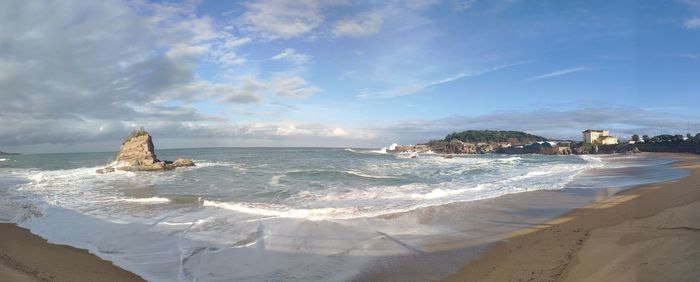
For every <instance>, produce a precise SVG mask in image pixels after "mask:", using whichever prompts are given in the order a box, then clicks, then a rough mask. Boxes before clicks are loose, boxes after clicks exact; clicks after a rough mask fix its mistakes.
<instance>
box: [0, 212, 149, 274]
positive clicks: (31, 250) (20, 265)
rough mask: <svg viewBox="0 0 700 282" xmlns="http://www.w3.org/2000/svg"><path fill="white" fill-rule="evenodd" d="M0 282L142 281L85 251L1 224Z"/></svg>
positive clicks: (25, 230) (22, 229)
mask: <svg viewBox="0 0 700 282" xmlns="http://www.w3.org/2000/svg"><path fill="white" fill-rule="evenodd" d="M0 281H143V279H141V278H140V277H139V276H137V275H135V274H133V273H131V272H128V271H126V270H123V269H121V268H119V267H117V266H115V265H113V264H112V263H111V262H109V261H106V260H103V259H100V258H99V257H97V256H95V255H93V254H90V253H88V252H87V251H86V250H81V249H76V248H73V247H70V246H65V245H55V244H50V243H47V241H46V240H44V239H43V238H41V237H39V236H36V235H34V234H32V233H30V232H29V230H27V229H24V228H21V227H18V226H16V225H14V224H8V223H0Z"/></svg>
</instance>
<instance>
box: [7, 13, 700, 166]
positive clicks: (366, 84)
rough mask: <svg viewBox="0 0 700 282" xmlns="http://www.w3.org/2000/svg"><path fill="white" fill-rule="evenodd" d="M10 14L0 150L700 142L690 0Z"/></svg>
mask: <svg viewBox="0 0 700 282" xmlns="http://www.w3.org/2000/svg"><path fill="white" fill-rule="evenodd" d="M0 6H2V7H0V10H1V11H3V12H0V14H1V15H0V16H1V17H0V18H2V20H0V21H2V22H1V24H2V25H0V26H4V27H6V28H4V29H0V42H5V43H6V44H4V45H3V44H0V49H2V51H3V52H2V53H0V54H4V55H0V70H7V71H6V72H5V75H4V76H3V75H0V86H2V87H0V89H4V90H0V91H1V92H0V97H2V98H3V99H4V100H6V101H7V102H6V103H7V104H6V106H5V109H4V114H2V113H0V118H1V121H2V123H3V124H4V126H6V128H7V129H8V130H5V131H4V133H0V149H2V148H8V149H13V150H18V151H41V152H53V151H81V150H110V149H113V148H112V147H114V144H113V143H118V140H119V138H117V137H118V136H121V135H123V134H125V133H126V132H128V131H129V130H131V129H132V128H133V127H138V126H145V127H146V128H147V129H149V130H150V131H152V133H153V135H154V137H156V138H157V140H162V141H161V144H162V146H161V147H200V146H339V147H377V146H382V145H385V144H388V143H391V142H403V143H416V142H421V141H425V140H428V139H434V138H441V137H443V136H444V135H445V134H447V133H450V132H452V131H455V130H464V129H515V130H523V131H527V132H531V133H536V134H543V135H547V136H551V137H556V138H579V134H580V131H581V130H583V129H586V128H589V127H590V128H593V127H594V128H605V129H610V130H611V131H612V133H613V134H616V135H619V136H621V137H626V136H629V135H631V134H634V133H638V134H659V133H685V132H687V131H691V132H693V133H694V132H698V131H700V122H699V121H698V117H700V115H699V114H698V113H697V110H696V103H697V100H698V98H700V83H697V82H695V80H696V79H697V76H698V74H700V1H697V0H680V1H546V0H537V1H535V0H531V1H526V0H494V1H483V0H462V1H456V0H448V1H437V0H413V1H354V0H329V1H320V0H300V1H288V0H274V1H272V0H270V1H265V0H256V1H253V0H251V1H208V0H203V1H185V2H177V1H164V2H149V1H125V2H124V1H112V0H109V1H103V2H101V3H90V4H85V3H84V2H80V3H76V2H72V1H56V2H52V1H48V2H34V3H25V2H24V1H5V2H4V3H3V4H0ZM19 65H21V67H17V66H19ZM67 70H70V71H67ZM46 128H48V129H46ZM115 138H116V141H114V139H115Z"/></svg>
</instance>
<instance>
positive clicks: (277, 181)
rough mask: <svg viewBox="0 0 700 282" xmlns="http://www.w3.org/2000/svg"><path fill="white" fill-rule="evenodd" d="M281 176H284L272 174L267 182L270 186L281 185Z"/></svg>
mask: <svg viewBox="0 0 700 282" xmlns="http://www.w3.org/2000/svg"><path fill="white" fill-rule="evenodd" d="M282 177H284V174H280V175H274V176H272V177H271V178H270V181H269V182H268V184H270V186H282V185H281V184H280V179H281V178H282Z"/></svg>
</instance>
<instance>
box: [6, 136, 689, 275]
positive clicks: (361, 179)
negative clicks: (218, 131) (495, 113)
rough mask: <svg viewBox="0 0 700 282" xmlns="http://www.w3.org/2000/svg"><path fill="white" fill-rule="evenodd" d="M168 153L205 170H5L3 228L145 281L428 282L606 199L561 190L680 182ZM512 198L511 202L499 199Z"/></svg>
mask: <svg viewBox="0 0 700 282" xmlns="http://www.w3.org/2000/svg"><path fill="white" fill-rule="evenodd" d="M158 154H159V155H158V156H159V158H161V159H175V158H176V157H186V158H192V159H194V160H195V163H197V166H196V167H193V168H184V169H177V170H174V171H166V172H159V173H140V172H117V173H112V174H107V175H99V174H96V173H95V172H94V171H95V170H96V169H97V168H100V167H102V166H104V165H105V164H107V163H109V162H110V161H111V160H112V159H113V157H114V153H83V154H47V155H21V156H8V157H3V158H5V159H6V160H4V161H2V162H0V220H2V221H8V222H16V223H18V224H20V225H21V226H25V227H28V228H30V229H31V230H32V232H35V233H37V234H39V235H41V236H43V237H45V238H47V239H49V240H50V241H54V242H60V243H67V244H70V245H73V246H77V247H81V248H87V249H90V250H92V251H93V252H95V253H96V254H97V255H99V256H101V257H104V258H107V259H110V260H113V261H115V262H116V263H117V264H118V265H120V266H122V267H124V268H126V269H128V270H131V271H134V272H135V273H137V274H139V275H142V276H143V277H145V278H146V279H149V280H163V281H167V280H184V281H190V280H206V281H209V280H232V279H233V280H275V279H283V280H304V281H308V280H323V281H326V280H348V279H352V278H353V277H355V278H356V277H361V276H358V275H365V276H366V275H368V274H367V273H368V272H372V271H377V264H376V263H377V261H382V262H384V263H385V266H386V268H391V266H392V265H395V264H396V259H395V258H398V257H405V256H407V255H408V256H409V257H414V258H420V259H421V260H426V259H427V260H434V262H433V263H432V265H433V267H431V270H426V271H423V272H422V273H423V275H424V276H412V278H413V279H416V280H421V279H425V278H434V277H439V276H440V275H444V274H445V273H446V272H449V271H451V270H450V269H451V268H453V267H456V265H458V264H459V263H461V262H463V260H464V259H466V258H468V257H467V255H468V253H465V252H461V253H460V254H461V255H454V254H452V255H450V257H452V259H451V260H449V259H448V260H449V261H448V262H446V261H445V260H446V256H444V255H440V254H442V253H443V252H446V251H447V252H449V251H451V250H462V249H464V248H471V247H473V248H478V247H479V246H483V245H484V244H487V243H489V242H491V241H493V240H495V239H496V238H498V237H497V236H495V235H498V234H503V233H505V232H508V231H509V230H512V229H513V228H519V227H521V226H519V225H517V224H516V225H509V224H503V223H498V221H503V222H505V221H518V222H523V223H524V224H528V223H529V222H532V223H534V222H536V221H537V220H544V219H546V218H547V217H551V216H556V215H558V214H560V213H562V212H565V211H566V210H568V209H571V208H573V207H575V206H576V205H580V204H582V203H585V202H586V201H589V200H591V199H593V196H596V197H598V194H599V193H592V192H591V193H588V192H585V193H581V192H578V193H574V194H575V195H574V196H571V197H569V196H567V195H568V194H567V193H568V192H565V191H594V190H595V189H596V188H602V187H617V188H625V187H630V186H633V185H639V184H644V183H651V182H658V181H664V180H670V179H675V178H679V177H682V176H684V171H682V170H677V169H673V168H671V167H670V164H671V163H672V161H671V160H668V159H659V158H650V157H638V156H619V157H602V158H601V157H590V156H584V157H583V158H582V157H578V156H542V155H469V156H456V157H455V158H453V159H445V158H442V157H440V156H438V155H431V154H425V155H420V156H418V158H410V157H409V156H408V155H392V154H385V153H383V152H381V151H376V150H366V149H365V150H363V149H316V148H207V149H181V150H160V151H158ZM565 188H566V189H565ZM527 191H559V192H562V191H564V193H559V194H557V195H559V196H561V197H560V198H559V199H558V200H557V201H558V202H557V203H552V204H547V203H543V201H540V200H538V199H536V198H535V199H529V200H527V201H525V200H522V199H525V198H522V197H521V198H522V199H521V200H522V201H520V200H518V201H515V202H520V203H519V204H512V203H511V204H504V203H502V201H503V199H510V198H513V197H516V198H518V197H520V196H517V195H524V194H518V193H522V192H527ZM587 193H588V194H587ZM525 194H527V193H525ZM594 194H595V195H594ZM504 195H511V196H509V197H510V198H509V197H506V198H503V197H501V198H497V197H499V196H504ZM582 195H583V196H582ZM559 196H557V197H559ZM567 197H568V198H567ZM488 199H492V200H488ZM498 199H500V200H498ZM499 201H501V202H500V203H499ZM494 203H499V204H494ZM524 203H528V204H524ZM534 206H538V208H537V211H533V210H534V208H533V207H534ZM465 213H467V214H465ZM465 216H469V217H470V219H469V220H465V218H464V217H465ZM431 254H434V255H431ZM438 265H439V267H438Z"/></svg>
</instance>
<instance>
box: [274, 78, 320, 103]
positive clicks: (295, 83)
mask: <svg viewBox="0 0 700 282" xmlns="http://www.w3.org/2000/svg"><path fill="white" fill-rule="evenodd" d="M269 85H270V86H269V87H270V89H271V90H272V92H273V93H274V94H275V95H277V96H281V97H288V98H307V97H309V96H311V95H313V94H316V93H318V92H320V91H321V88H318V87H316V86H312V85H308V84H307V83H306V81H305V80H304V79H303V78H301V77H298V76H278V77H275V78H273V79H272V80H271V81H270V83H269Z"/></svg>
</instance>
